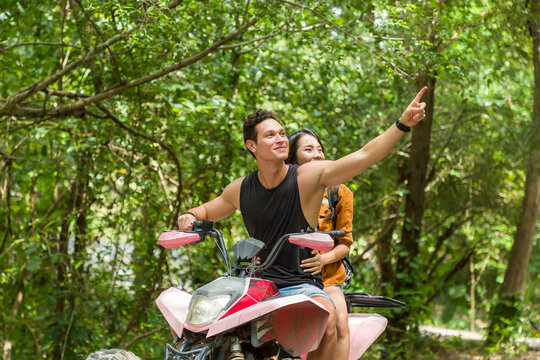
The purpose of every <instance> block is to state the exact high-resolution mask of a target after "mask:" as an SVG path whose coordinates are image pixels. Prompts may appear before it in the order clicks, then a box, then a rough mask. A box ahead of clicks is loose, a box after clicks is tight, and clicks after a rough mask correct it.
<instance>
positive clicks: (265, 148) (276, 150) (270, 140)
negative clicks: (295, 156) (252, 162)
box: [248, 119, 289, 160]
mask: <svg viewBox="0 0 540 360" xmlns="http://www.w3.org/2000/svg"><path fill="white" fill-rule="evenodd" d="M255 129H256V130H257V143H256V144H255V143H254V142H251V144H248V146H252V147H253V148H251V151H252V152H253V153H254V154H255V156H256V157H257V159H261V160H278V159H279V160H286V159H287V156H288V154H289V139H287V135H286V134H285V129H283V127H282V126H281V124H280V123H279V122H278V121H276V120H274V119H267V120H264V121H262V122H260V123H259V124H257V125H256V126H255ZM253 149H255V151H254V150H253Z"/></svg>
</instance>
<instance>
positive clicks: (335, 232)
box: [321, 230, 345, 238]
mask: <svg viewBox="0 0 540 360" xmlns="http://www.w3.org/2000/svg"><path fill="white" fill-rule="evenodd" d="M321 232H323V233H325V234H328V235H330V236H331V237H333V238H340V237H344V236H345V231H344V230H329V231H321Z"/></svg>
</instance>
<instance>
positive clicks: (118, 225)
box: [0, 0, 540, 359]
mask: <svg viewBox="0 0 540 360" xmlns="http://www.w3.org/2000/svg"><path fill="white" fill-rule="evenodd" d="M4 3H5V4H3V5H2V8H0V33H2V34H3V35H4V36H3V39H5V40H3V41H2V42H1V43H0V46H1V48H0V66H1V67H2V69H6V71H4V72H3V76H2V78H1V79H0V108H2V109H3V110H0V157H1V160H0V169H1V170H0V204H1V205H0V268H1V270H2V271H1V272H0V286H1V287H2V290H1V291H0V300H1V304H2V310H3V311H1V312H0V314H1V315H0V320H1V322H2V327H1V331H0V342H2V343H3V344H11V346H12V347H11V349H12V350H11V356H12V358H14V359H19V358H23V359H37V358H43V357H50V358H58V359H60V358H61V357H62V356H63V358H64V359H75V358H84V356H85V355H86V354H88V353H90V352H92V351H95V350H97V349H99V348H110V347H119V346H120V347H122V346H128V345H129V350H132V351H134V352H135V353H137V354H139V355H140V356H141V357H143V358H159V357H161V356H163V354H162V353H163V343H164V342H167V341H170V333H169V330H168V328H167V326H166V324H165V321H164V319H163V317H162V316H161V314H160V313H159V311H158V310H157V308H156V307H155V305H154V304H153V300H154V299H155V298H156V297H157V295H158V294H159V292H160V291H162V290H164V289H165V288H168V287H169V286H177V287H179V288H183V289H186V290H187V291H191V290H193V289H194V288H196V287H197V286H199V285H201V284H203V283H206V282H208V281H209V280H211V279H213V278H215V277H217V276H220V275H221V274H223V272H224V267H223V265H222V264H221V263H220V261H219V258H218V255H217V252H216V249H215V246H214V244H212V243H211V242H204V243H201V244H198V245H196V246H189V247H185V248H182V249H175V250H173V251H169V250H167V251H163V250H162V249H159V248H158V247H157V246H156V238H157V237H158V235H159V233H160V232H161V231H162V230H164V229H169V228H171V227H174V226H175V218H176V215H177V213H178V211H179V210H180V209H185V208H188V207H191V206H194V205H197V204H200V203H203V202H205V201H208V200H210V199H212V198H214V197H216V196H218V195H219V194H220V192H221V191H222V189H223V188H224V187H225V186H226V185H227V184H228V183H229V182H230V181H232V180H233V179H235V178H237V177H239V176H244V175H246V174H248V173H249V172H251V171H253V170H254V169H255V168H256V164H255V162H254V160H253V159H252V158H251V156H249V155H247V152H246V150H245V149H244V146H243V144H242V132H241V124H242V120H243V119H244V117H245V116H246V114H248V113H250V112H252V111H254V110H255V109H257V108H261V107H266V108H269V109H272V110H273V111H274V112H276V114H278V116H279V117H280V118H281V119H282V120H283V121H284V123H285V124H286V127H287V130H288V131H291V132H292V131H294V130H297V129H299V128H301V127H304V126H307V127H310V128H312V129H313V130H314V131H316V132H317V133H318V134H319V135H320V136H321V138H322V139H323V141H324V143H325V148H326V149H327V158H330V159H332V158H338V157H340V156H343V155H345V154H348V153H350V152H352V151H354V150H356V149H358V148H359V147H360V146H362V145H363V144H365V143H366V142H368V141H369V140H370V139H372V138H373V137H375V136H376V135H378V134H379V133H381V132H382V131H384V130H385V129H386V128H388V126H389V125H390V124H391V123H392V122H393V121H394V120H395V119H396V118H398V117H399V116H400V112H401V111H402V109H403V108H404V107H405V106H406V105H407V103H408V102H409V101H410V99H411V98H412V96H413V95H414V93H415V90H416V85H417V84H416V81H417V78H418V73H422V72H425V73H428V74H430V75H431V76H433V77H435V78H436V80H437V82H436V89H435V118H434V125H433V131H432V135H431V154H430V158H429V179H428V181H427V183H426V188H425V190H426V199H425V213H424V220H423V228H422V236H421V238H420V239H418V243H419V254H418V256H417V257H416V258H414V259H411V261H410V262H409V263H408V268H407V271H403V272H399V271H398V272H397V273H396V277H397V279H398V281H399V282H400V284H403V286H400V287H399V292H394V291H395V290H394V289H395V288H394V287H393V284H387V283H384V284H383V283H380V281H379V273H378V272H379V269H378V265H377V261H376V247H373V248H371V250H367V251H364V250H366V248H367V247H368V246H369V245H370V244H372V243H373V242H375V241H377V237H378V235H379V232H380V231H381V227H382V225H383V221H384V220H385V218H386V216H387V215H386V210H387V209H388V208H389V207H390V205H391V202H392V201H397V202H398V203H399V206H398V210H397V212H396V213H395V214H392V216H394V217H396V219H398V223H397V225H398V226H396V228H395V231H394V232H393V234H392V239H393V243H392V249H391V253H390V254H389V258H390V259H391V261H392V263H393V265H394V266H395V265H396V264H395V261H396V260H397V259H398V257H400V256H401V257H402V258H406V257H407V256H409V254H408V253H407V251H406V250H405V249H404V248H403V247H402V246H401V245H400V244H399V241H400V237H401V235H400V232H399V226H401V225H402V222H404V221H406V220H404V219H403V218H404V211H405V207H404V201H403V200H404V199H405V197H406V196H407V191H406V186H405V184H403V182H399V181H397V179H396V169H397V168H398V167H399V165H400V164H402V163H403V162H406V161H407V159H408V157H409V156H410V154H409V147H410V142H409V141H408V140H405V141H403V142H402V143H401V144H400V145H399V147H398V148H397V149H396V151H394V152H393V153H392V154H390V155H389V156H388V157H387V159H385V160H384V161H382V162H380V163H378V164H377V165H375V166H373V167H372V168H370V169H369V170H367V171H366V172H365V173H364V174H362V176H359V177H357V178H355V179H353V180H352V181H351V182H350V183H349V184H348V185H349V187H350V188H351V189H352V190H353V192H354V193H355V204H354V205H355V220H354V235H355V244H354V246H353V251H352V256H351V258H352V260H353V262H355V263H358V264H359V268H358V271H357V275H356V276H355V278H354V279H353V281H352V284H351V288H350V290H351V291H354V290H356V291H369V292H371V293H379V292H382V291H384V292H386V293H388V294H389V295H391V296H394V297H396V298H399V299H400V300H404V301H406V302H407V303H408V304H409V308H408V311H405V312H400V311H392V312H383V314H384V315H385V316H387V317H390V318H392V317H394V318H396V319H397V318H400V317H403V318H402V319H401V320H400V321H402V322H401V323H398V324H392V325H391V327H390V328H389V333H393V332H395V333H397V332H399V329H400V326H401V325H407V326H409V327H410V328H411V329H412V331H411V333H410V334H409V335H408V336H407V337H405V338H403V339H402V342H395V343H394V344H393V345H392V344H385V345H384V348H383V347H382V346H383V345H382V343H381V344H378V345H377V346H378V347H374V348H373V353H374V355H373V356H384V354H390V355H391V356H392V357H398V358H399V357H402V358H408V357H410V356H411V354H413V349H415V348H417V347H421V346H423V345H422V341H423V339H421V338H420V337H419V336H418V333H417V331H416V330H415V329H416V328H417V326H418V325H419V324H422V323H426V322H435V323H444V324H446V325H448V324H450V325H452V326H456V327H462V328H468V327H469V325H470V324H469V317H468V314H469V311H470V310H469V309H470V301H471V299H470V291H469V290H470V286H471V274H470V270H469V269H468V266H464V267H462V268H461V269H457V270H455V273H453V275H452V276H451V277H449V278H448V277H447V276H448V274H450V273H452V272H453V271H454V266H455V264H457V263H459V262H460V260H462V259H463V257H464V255H466V254H467V253H468V251H471V253H472V255H471V256H472V259H473V261H472V263H473V266H472V268H473V271H474V272H475V276H477V277H478V283H477V284H476V286H475V294H476V298H477V301H476V313H477V319H480V320H481V321H483V322H486V321H488V318H489V309H490V307H491V306H492V305H493V303H494V301H495V299H496V296H495V294H496V293H497V291H498V288H499V286H500V283H501V282H502V277H503V275H504V270H505V262H504V259H505V258H506V257H507V254H508V251H509V249H510V247H511V244H512V241H513V239H512V235H513V233H514V227H515V223H516V219H517V215H518V211H519V206H520V201H521V198H522V195H523V183H524V179H525V169H526V164H525V163H524V161H523V159H525V158H526V152H527V146H526V145H527V137H528V136H529V131H528V124H529V119H530V110H531V108H532V89H533V85H532V84H533V74H532V66H531V64H530V57H531V56H530V50H529V48H530V46H529V42H528V41H529V40H528V36H529V35H528V33H527V28H526V19H527V14H528V13H527V10H526V9H522V8H519V7H514V4H513V2H509V1H473V2H470V1H467V2H464V1H454V2H450V3H449V4H446V2H445V5H444V7H440V2H434V1H424V2H421V3H418V2H412V1H408V2H400V3H399V4H397V3H396V2H390V1H377V2H372V1H352V2H345V3H340V2H335V1H322V2H320V1H319V2H314V1H307V2H302V5H304V6H305V7H299V6H294V5H291V4H289V3H280V2H277V3H270V2H249V1H244V2H233V1H221V2H200V1H183V2H179V4H178V5H177V6H175V7H173V8H168V7H167V6H168V5H167V4H168V2H165V1H161V2H159V1H150V2H134V1H94V0H89V1H85V2H82V1H75V2H69V1H68V2H60V3H57V2H51V1H45V2H43V1H42V2H35V1H34V2H17V1H7V2H4ZM316 5H317V7H316V9H315V8H314V7H315V6H316ZM309 8H311V9H312V10H310V9H309ZM485 9H493V10H491V11H487V12H486V11H485ZM509 9H512V11H509ZM313 10H316V11H313ZM319 14H320V15H323V16H324V18H323V17H321V16H320V15H319ZM250 19H256V20H257V21H256V22H255V23H254V24H253V25H252V26H250V27H249V28H248V29H247V30H246V31H245V32H243V33H241V34H239V35H238V36H237V37H236V38H232V39H230V40H229V41H228V42H226V43H224V44H223V45H221V47H220V48H219V49H218V50H215V51H214V52H212V53H210V54H207V55H205V56H201V57H200V59H197V60H196V61H193V62H192V63H190V64H188V65H185V66H182V67H179V68H178V69H177V70H176V71H171V72H167V73H164V74H162V75H160V76H157V77H156V78H155V79H154V80H153V81H144V82H140V83H138V85H134V86H131V87H129V88H126V89H125V90H123V91H121V92H119V93H118V94H115V95H111V96H107V97H104V98H103V99H100V100H99V101H98V100H96V101H93V102H91V103H89V104H86V105H84V106H82V107H79V108H77V110H76V111H75V110H74V111H69V112H65V113H62V114H55V113H54V111H55V109H56V108H57V107H61V106H67V105H73V104H75V103H76V102H77V101H81V100H83V99H86V98H87V97H89V96H90V97H91V96H98V95H100V94H104V93H107V91H109V90H111V89H114V88H117V87H121V86H123V85H124V84H126V83H128V82H129V81H132V80H137V79H141V78H143V77H144V76H147V75H149V74H156V73H157V72H159V71H161V70H163V69H167V68H168V67H170V66H175V65H178V64H180V63H182V61H185V60H186V59H189V58H190V57H193V56H196V55H197V54H201V52H203V51H204V50H205V49H207V48H208V47H209V46H211V45H212V44H214V43H215V42H216V41H219V40H220V39H222V38H224V37H225V36H227V35H228V34H231V33H233V32H235V31H236V30H237V29H238V28H240V26H242V25H244V24H246V23H247V22H248V21H249V20H250ZM508 24H511V26H508ZM126 31H132V32H131V33H130V34H128V35H125V36H126V38H125V39H122V40H119V41H118V42H116V43H115V44H113V45H111V46H110V47H108V48H107V49H106V50H105V51H103V52H101V53H99V54H97V55H96V56H86V55H85V54H88V53H90V52H92V51H93V50H94V49H95V48H96V46H98V45H99V44H102V43H103V42H105V41H107V40H109V39H111V38H112V37H113V36H115V35H118V34H120V33H122V32H126ZM59 44H66V45H65V46H60V45H59ZM68 45H69V46H68ZM227 46H229V47H228V48H227ZM83 56H86V57H84V61H81V63H80V65H79V66H76V67H75V68H73V69H72V70H71V71H69V72H68V73H66V74H65V75H64V76H63V77H62V78H61V80H60V79H58V80H56V81H53V82H52V83H51V84H49V85H47V87H45V88H44V89H42V90H41V91H38V92H35V93H32V94H31V95H30V96H28V97H27V98H25V99H24V100H22V101H21V102H20V103H17V104H16V105H14V107H13V108H11V109H10V110H6V109H4V105H6V101H7V100H8V99H13V97H14V96H15V95H17V94H20V93H21V92H22V91H23V90H25V89H26V88H28V87H30V86H32V85H33V84H36V83H38V82H39V81H41V80H44V79H47V78H49V77H50V76H52V75H53V74H55V73H57V72H58V71H60V70H61V69H63V68H65V67H66V66H69V65H70V64H73V63H75V61H76V60H77V59H78V58H79V57H81V58H82V57H83ZM404 73H406V74H407V75H404ZM396 184H397V185H396ZM218 227H219V228H220V230H222V231H223V232H224V234H225V237H226V238H227V242H228V245H229V246H231V245H232V243H233V242H234V241H236V240H238V239H241V238H243V237H245V236H247V233H246V231H245V229H244V228H243V224H242V219H241V216H240V215H239V214H236V215H234V216H233V217H231V218H229V219H226V220H223V221H221V222H220V223H219V224H218ZM535 249H536V250H538V241H537V242H536V247H535ZM361 254H362V259H360V255H361ZM538 254H540V252H538V251H533V255H532V258H531V266H530V269H529V280H530V281H529V282H528V283H529V285H528V288H527V292H526V294H525V297H524V302H523V306H524V307H526V309H527V312H529V313H531V314H538V313H539V309H538V306H537V305H536V304H538V299H539V296H540V294H539V291H540V290H539V289H538V286H537V284H538V273H539V270H540V269H539V266H540V265H539V264H540V257H539V255H538ZM465 264H466V265H468V264H469V263H468V262H466V263H465ZM535 284H536V285H535ZM520 319H522V318H520ZM516 323H521V324H522V325H523V326H522V327H521V329H523V330H520V331H522V333H523V334H524V335H525V334H526V333H527V332H528V331H531V330H529V329H533V328H534V327H535V326H536V327H538V324H535V323H534V322H533V321H531V322H530V323H528V324H527V323H524V322H523V321H522V320H518V321H517V322H516ZM143 334H150V335H147V336H144V337H142V338H140V339H138V338H137V336H139V335H143ZM136 339H138V340H137V341H135V340H136ZM132 340H133V341H134V342H133V343H132ZM426 341H428V340H426ZM426 348H428V347H426ZM433 348H435V347H434V346H433ZM379 349H380V350H381V351H384V352H383V353H382V354H383V355H380V354H379V353H378V352H377V351H375V350H379ZM434 351H435V350H434Z"/></svg>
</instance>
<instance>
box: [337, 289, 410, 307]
mask: <svg viewBox="0 0 540 360" xmlns="http://www.w3.org/2000/svg"><path fill="white" fill-rule="evenodd" d="M343 295H345V302H346V303H347V310H348V311H349V312H351V309H352V308H353V307H373V308H404V307H407V304H405V303H404V302H401V301H399V300H396V299H392V298H389V297H386V296H373V295H370V294H368V293H361V292H359V293H344V294H343Z"/></svg>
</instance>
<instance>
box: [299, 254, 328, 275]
mask: <svg viewBox="0 0 540 360" xmlns="http://www.w3.org/2000/svg"><path fill="white" fill-rule="evenodd" d="M311 253H312V254H313V255H315V256H313V257H311V258H309V259H304V260H302V262H301V263H300V267H301V268H302V269H304V271H305V272H308V273H311V274H312V275H317V274H320V273H321V271H322V268H323V267H324V265H326V264H324V263H323V257H322V256H321V254H319V252H318V251H317V250H312V251H311Z"/></svg>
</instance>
